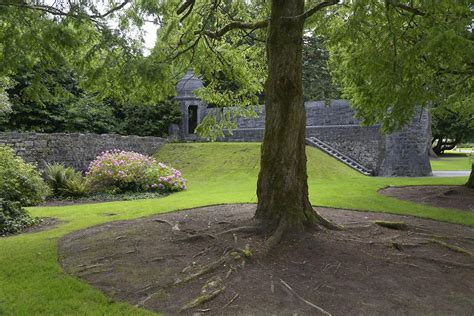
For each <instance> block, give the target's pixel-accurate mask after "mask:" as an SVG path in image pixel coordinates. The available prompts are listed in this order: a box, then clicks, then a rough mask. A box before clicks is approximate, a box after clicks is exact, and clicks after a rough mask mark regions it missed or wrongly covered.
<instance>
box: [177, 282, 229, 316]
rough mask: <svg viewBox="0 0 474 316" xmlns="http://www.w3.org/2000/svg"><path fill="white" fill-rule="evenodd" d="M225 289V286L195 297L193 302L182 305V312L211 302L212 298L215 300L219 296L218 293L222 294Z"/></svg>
mask: <svg viewBox="0 0 474 316" xmlns="http://www.w3.org/2000/svg"><path fill="white" fill-rule="evenodd" d="M224 290H225V286H223V287H221V288H219V289H216V290H213V291H211V292H209V293H207V294H202V295H200V296H198V297H196V298H194V299H193V300H192V301H191V302H189V303H187V304H186V305H184V306H183V307H181V310H180V312H184V311H187V310H189V309H192V308H196V307H198V306H199V305H201V304H204V303H206V302H209V301H211V300H213V299H214V298H216V297H217V295H219V294H221V293H222V292H224Z"/></svg>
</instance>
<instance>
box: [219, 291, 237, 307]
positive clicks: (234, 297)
mask: <svg viewBox="0 0 474 316" xmlns="http://www.w3.org/2000/svg"><path fill="white" fill-rule="evenodd" d="M237 298H239V293H237V294H235V295H234V296H233V297H232V299H231V300H230V301H229V302H227V303H226V304H225V305H224V306H222V309H224V308H226V307H227V306H229V305H230V304H232V303H234V301H235V300H236V299H237Z"/></svg>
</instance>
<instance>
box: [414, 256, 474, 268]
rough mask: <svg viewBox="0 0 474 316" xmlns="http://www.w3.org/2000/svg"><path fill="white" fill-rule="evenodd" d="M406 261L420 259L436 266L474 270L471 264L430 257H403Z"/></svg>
mask: <svg viewBox="0 0 474 316" xmlns="http://www.w3.org/2000/svg"><path fill="white" fill-rule="evenodd" d="M405 256H406V258H407V259H412V258H413V259H422V260H425V261H429V262H433V263H436V264H443V265H448V266H453V267H459V268H466V269H474V266H473V265H471V264H465V263H461V262H456V261H451V260H445V259H437V258H431V257H425V256H415V255H405Z"/></svg>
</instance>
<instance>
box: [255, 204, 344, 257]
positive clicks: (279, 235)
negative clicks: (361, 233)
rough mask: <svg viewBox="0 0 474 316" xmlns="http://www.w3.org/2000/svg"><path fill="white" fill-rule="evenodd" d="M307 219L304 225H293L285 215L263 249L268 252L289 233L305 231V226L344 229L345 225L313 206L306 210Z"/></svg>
mask: <svg viewBox="0 0 474 316" xmlns="http://www.w3.org/2000/svg"><path fill="white" fill-rule="evenodd" d="M305 215H306V219H307V221H306V222H305V223H304V225H292V224H291V221H290V220H289V219H288V218H286V217H283V218H281V219H280V221H279V222H278V225H276V228H275V229H274V230H273V232H272V233H271V235H270V237H269V238H268V239H267V240H266V242H265V244H264V245H263V251H264V252H265V253H268V252H269V251H271V250H272V249H274V248H275V247H276V246H277V245H278V244H279V243H280V242H281V241H282V240H283V239H284V237H285V236H286V235H288V234H289V233H298V232H302V231H304V228H307V229H308V228H309V229H311V228H319V227H323V228H325V229H329V230H342V229H344V227H343V226H341V225H338V224H336V223H333V222H331V221H329V220H328V219H326V218H324V217H323V216H321V215H320V214H319V213H318V212H316V210H314V209H313V208H311V209H308V210H306V211H305Z"/></svg>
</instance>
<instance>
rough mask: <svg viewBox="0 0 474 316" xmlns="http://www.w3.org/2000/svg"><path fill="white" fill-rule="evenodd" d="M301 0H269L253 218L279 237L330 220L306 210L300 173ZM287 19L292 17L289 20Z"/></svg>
mask: <svg viewBox="0 0 474 316" xmlns="http://www.w3.org/2000/svg"><path fill="white" fill-rule="evenodd" d="M303 12H304V0H293V1H286V0H272V13H271V20H270V26H269V33H268V38H267V58H268V78H267V82H266V85H265V107H266V117H265V135H264V139H263V144H262V148H261V166H260V167H261V169H260V174H259V177H258V184H257V196H258V206H257V211H256V214H255V217H256V218H257V219H259V220H261V221H262V222H263V223H264V224H265V226H266V228H268V229H270V230H272V229H276V230H277V231H276V232H278V233H279V235H282V234H283V233H284V232H286V230H288V229H292V230H297V229H302V228H304V227H305V226H311V225H315V224H316V223H322V224H324V225H327V226H330V224H329V223H328V222H327V221H325V220H324V219H323V218H322V217H320V216H319V215H318V214H317V213H316V212H315V211H314V210H313V208H312V206H311V204H310V202H309V198H308V184H307V172H306V153H305V135H306V113H305V108H304V100H303V88H302V65H301V59H302V50H303V26H304V19H302V18H298V17H301V16H302V14H303ZM292 17H293V18H292Z"/></svg>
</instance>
